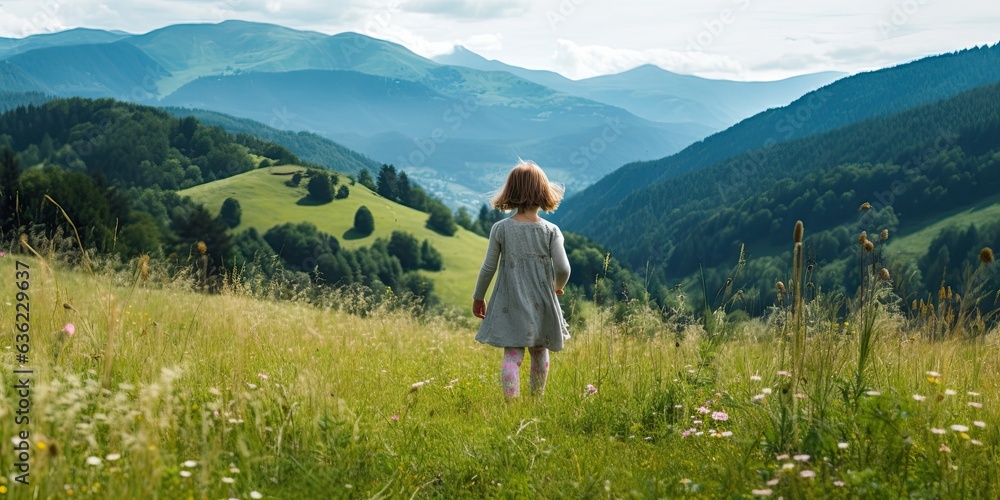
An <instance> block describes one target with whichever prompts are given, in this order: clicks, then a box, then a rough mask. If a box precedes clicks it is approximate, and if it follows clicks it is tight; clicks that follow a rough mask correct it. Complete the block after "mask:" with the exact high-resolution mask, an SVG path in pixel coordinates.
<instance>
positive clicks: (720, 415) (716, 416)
mask: <svg viewBox="0 0 1000 500" xmlns="http://www.w3.org/2000/svg"><path fill="white" fill-rule="evenodd" d="M712 420H729V415H727V414H726V412H724V411H716V412H712Z"/></svg>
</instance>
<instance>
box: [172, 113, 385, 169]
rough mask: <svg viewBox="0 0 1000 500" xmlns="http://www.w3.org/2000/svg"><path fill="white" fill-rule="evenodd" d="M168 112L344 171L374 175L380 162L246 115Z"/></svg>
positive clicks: (325, 140)
mask: <svg viewBox="0 0 1000 500" xmlns="http://www.w3.org/2000/svg"><path fill="white" fill-rule="evenodd" d="M164 109H165V110H166V111H167V112H168V113H170V114H172V115H174V116H177V117H184V116H193V117H195V118H196V119H198V121H199V122H200V123H202V124H203V125H208V126H215V127H221V128H222V129H224V130H225V131H226V132H230V133H233V134H250V135H252V136H254V137H257V138H260V139H262V140H265V141H268V142H273V143H275V144H280V145H282V146H284V147H286V148H288V150H289V151H291V152H292V153H295V155H296V156H298V157H299V158H302V159H303V160H305V161H307V162H309V163H313V164H316V165H320V166H323V167H326V168H328V169H330V170H334V171H337V172H343V173H345V174H356V173H358V172H360V171H361V169H362V168H367V169H368V171H369V172H371V173H372V175H375V174H376V173H377V172H378V171H379V168H380V167H381V165H380V164H379V163H378V162H376V161H375V160H372V159H371V158H368V157H367V156H365V155H363V154H360V153H358V152H356V151H353V150H350V149H348V148H346V147H344V146H341V145H340V144H337V143H336V142H333V141H331V140H330V139H327V138H325V137H322V136H320V135H317V134H314V133H311V132H292V131H289V130H279V129H277V128H274V127H269V126H267V125H265V124H263V123H260V122H257V121H253V120H249V119H246V118H236V117H234V116H230V115H226V114H222V113H217V112H215V111H206V110H202V109H188V108H171V107H168V108H164Z"/></svg>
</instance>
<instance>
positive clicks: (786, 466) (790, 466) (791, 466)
mask: <svg viewBox="0 0 1000 500" xmlns="http://www.w3.org/2000/svg"><path fill="white" fill-rule="evenodd" d="M794 468H795V464H793V463H791V462H789V463H787V464H781V470H792V469H794Z"/></svg>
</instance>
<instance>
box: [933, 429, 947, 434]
mask: <svg viewBox="0 0 1000 500" xmlns="http://www.w3.org/2000/svg"><path fill="white" fill-rule="evenodd" d="M931 433H932V434H937V435H942V434H947V433H948V431H946V430H944V429H937V428H934V427H931Z"/></svg>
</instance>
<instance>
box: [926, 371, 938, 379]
mask: <svg viewBox="0 0 1000 500" xmlns="http://www.w3.org/2000/svg"><path fill="white" fill-rule="evenodd" d="M927 376H928V377H935V378H937V377H940V376H941V374H940V373H938V372H936V371H929V372H927Z"/></svg>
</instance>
